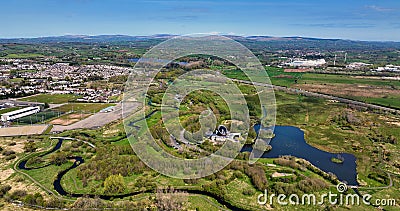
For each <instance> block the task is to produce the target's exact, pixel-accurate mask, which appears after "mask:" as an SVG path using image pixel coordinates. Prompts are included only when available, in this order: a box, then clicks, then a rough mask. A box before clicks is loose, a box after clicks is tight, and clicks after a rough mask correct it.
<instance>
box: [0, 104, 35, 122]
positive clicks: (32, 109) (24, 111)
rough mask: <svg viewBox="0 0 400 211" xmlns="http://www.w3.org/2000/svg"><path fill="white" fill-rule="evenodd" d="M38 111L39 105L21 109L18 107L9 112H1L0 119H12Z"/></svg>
mask: <svg viewBox="0 0 400 211" xmlns="http://www.w3.org/2000/svg"><path fill="white" fill-rule="evenodd" d="M38 112H40V106H35V107H26V108H22V109H18V110H15V111H11V112H8V113H4V114H2V115H1V121H3V122H8V121H13V120H16V119H19V118H22V117H25V116H29V115H32V114H36V113H38Z"/></svg>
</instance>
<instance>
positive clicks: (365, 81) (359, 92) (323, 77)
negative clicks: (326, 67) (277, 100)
mask: <svg viewBox="0 0 400 211" xmlns="http://www.w3.org/2000/svg"><path fill="white" fill-rule="evenodd" d="M266 71H267V73H268V75H269V79H270V80H271V83H272V84H273V85H277V86H285V87H292V88H299V89H303V90H307V91H312V92H319V93H324V94H330V95H333V96H338V97H344V98H348V99H353V100H359V101H363V102H367V103H372V104H376V105H382V106H388V107H393V108H400V100H399V99H400V81H398V80H397V81H396V80H387V79H385V80H384V79H380V78H379V77H361V76H348V75H330V74H317V73H290V72H287V73H285V72H284V70H283V69H282V68H275V67H266ZM222 72H223V73H224V74H225V75H226V76H227V77H230V78H235V79H241V80H248V78H247V77H246V76H245V75H244V73H243V72H242V71H241V70H231V69H230V70H223V71H222ZM254 75H255V77H254V78H255V82H262V83H267V79H266V78H264V77H262V74H261V73H256V72H255V73H254Z"/></svg>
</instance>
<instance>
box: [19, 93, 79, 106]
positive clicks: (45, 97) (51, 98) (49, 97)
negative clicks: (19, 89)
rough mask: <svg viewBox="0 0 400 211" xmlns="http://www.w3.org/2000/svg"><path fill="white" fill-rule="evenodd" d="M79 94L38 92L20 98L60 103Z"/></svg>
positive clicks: (30, 100) (66, 101)
mask: <svg viewBox="0 0 400 211" xmlns="http://www.w3.org/2000/svg"><path fill="white" fill-rule="evenodd" d="M78 98H79V96H77V95H71V94H39V95H35V96H30V97H24V98H21V99H20V100H22V101H29V102H39V103H51V104H62V103H68V102H70V101H74V100H76V99H78Z"/></svg>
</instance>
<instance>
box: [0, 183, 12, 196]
mask: <svg viewBox="0 0 400 211" xmlns="http://www.w3.org/2000/svg"><path fill="white" fill-rule="evenodd" d="M10 190H11V186H10V185H2V186H0V197H3V196H4V195H6V193H7V192H8V191H10Z"/></svg>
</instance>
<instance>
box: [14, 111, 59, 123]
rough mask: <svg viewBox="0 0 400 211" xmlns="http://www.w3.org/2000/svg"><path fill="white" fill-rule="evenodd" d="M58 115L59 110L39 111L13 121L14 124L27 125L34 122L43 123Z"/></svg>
mask: <svg viewBox="0 0 400 211" xmlns="http://www.w3.org/2000/svg"><path fill="white" fill-rule="evenodd" d="M59 115H60V112H55V111H51V110H50V111H49V110H47V111H41V112H39V113H36V114H32V115H30V116H26V117H22V118H19V119H17V120H15V121H14V123H15V124H18V125H29V124H36V123H45V122H46V120H48V119H51V118H54V117H57V116H59Z"/></svg>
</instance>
